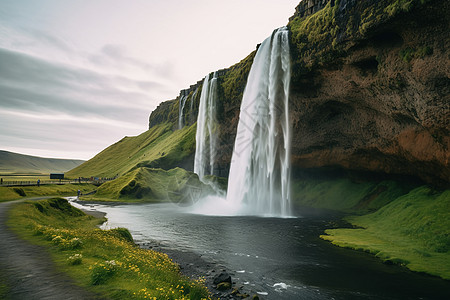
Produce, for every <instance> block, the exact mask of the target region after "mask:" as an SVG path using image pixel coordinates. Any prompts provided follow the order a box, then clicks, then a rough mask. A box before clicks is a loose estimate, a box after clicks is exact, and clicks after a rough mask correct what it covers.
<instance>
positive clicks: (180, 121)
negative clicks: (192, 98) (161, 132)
mask: <svg viewBox="0 0 450 300" xmlns="http://www.w3.org/2000/svg"><path fill="white" fill-rule="evenodd" d="M187 98H188V96H187V95H184V94H183V95H180V100H179V107H178V129H181V128H183V127H184V116H183V114H184V106H185V105H186V100H187Z"/></svg>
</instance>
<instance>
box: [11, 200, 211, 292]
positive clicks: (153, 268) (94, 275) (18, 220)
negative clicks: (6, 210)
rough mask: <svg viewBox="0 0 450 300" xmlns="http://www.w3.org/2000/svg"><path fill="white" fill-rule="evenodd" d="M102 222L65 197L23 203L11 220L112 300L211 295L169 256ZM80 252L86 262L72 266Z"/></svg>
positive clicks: (21, 232) (76, 275)
mask: <svg viewBox="0 0 450 300" xmlns="http://www.w3.org/2000/svg"><path fill="white" fill-rule="evenodd" d="M98 223H99V220H98V219H94V218H93V217H91V216H87V215H85V214H84V213H83V212H81V211H80V210H78V209H76V208H74V207H72V206H71V205H70V204H68V203H67V201H66V200H64V199H50V200H42V201H38V202H25V203H20V204H17V205H16V206H15V207H14V208H13V210H12V211H11V214H10V219H9V221H8V224H9V225H10V226H11V227H12V228H13V229H14V230H15V231H16V232H17V233H18V234H19V235H20V236H22V237H23V238H25V239H27V240H29V241H32V242H33V243H36V244H39V245H43V246H45V247H46V248H47V249H49V251H50V253H51V254H52V257H53V258H54V260H55V262H56V264H57V265H58V267H59V268H61V269H63V270H64V271H66V272H67V273H68V274H69V275H70V276H72V277H73V278H74V279H75V280H76V282H77V283H78V284H80V285H81V286H83V287H86V288H88V289H90V290H92V291H94V292H96V293H100V294H103V295H104V296H106V297H108V298H110V299H146V298H147V299H148V298H150V299H153V297H156V299H201V298H208V291H207V289H206V287H205V286H204V285H203V284H202V283H201V282H200V281H192V280H190V279H188V278H186V277H184V276H182V275H181V274H180V272H179V268H178V266H177V265H176V264H175V263H173V262H172V260H171V259H170V258H169V257H168V256H167V255H166V254H163V253H160V252H156V251H152V250H143V249H140V248H139V247H136V246H135V245H134V243H133V242H132V238H131V235H130V234H129V232H128V230H126V229H112V230H108V231H103V230H100V229H97V228H96V226H95V225H96V224H98ZM80 241H81V243H80ZM75 254H81V256H82V258H81V259H80V261H79V262H80V264H70V261H72V262H73V261H75V259H74V255H75ZM70 257H72V259H71V258H70Z"/></svg>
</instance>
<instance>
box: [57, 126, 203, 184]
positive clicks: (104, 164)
mask: <svg viewBox="0 0 450 300" xmlns="http://www.w3.org/2000/svg"><path fill="white" fill-rule="evenodd" d="M171 128H172V124H170V123H166V124H159V125H156V126H153V127H152V128H151V129H149V130H148V131H146V132H144V133H142V134H141V135H139V136H136V137H125V138H123V139H122V140H120V141H119V142H117V143H115V144H113V145H111V146H109V147H108V148H106V149H105V150H103V151H102V152H100V153H99V154H97V155H96V156H95V157H94V158H92V159H90V160H89V161H87V162H86V163H84V164H82V165H81V166H79V167H77V168H75V169H73V170H71V171H70V172H68V173H67V174H66V177H68V178H77V177H80V176H81V177H91V176H97V177H115V176H116V175H119V176H120V175H123V174H125V173H127V172H128V171H130V170H132V169H134V168H136V167H137V166H150V167H161V166H164V168H172V167H175V166H176V165H177V163H178V162H180V161H182V160H183V159H185V158H186V157H188V156H189V155H191V154H192V153H193V151H194V148H195V130H196V127H195V125H193V126H190V127H185V128H183V129H181V130H176V131H172V129H171Z"/></svg>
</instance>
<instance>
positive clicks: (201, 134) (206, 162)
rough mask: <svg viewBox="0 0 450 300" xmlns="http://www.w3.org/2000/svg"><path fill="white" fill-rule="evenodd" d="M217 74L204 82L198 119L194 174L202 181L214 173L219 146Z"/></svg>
mask: <svg viewBox="0 0 450 300" xmlns="http://www.w3.org/2000/svg"><path fill="white" fill-rule="evenodd" d="M216 98H217V72H214V75H213V78H212V79H211V80H210V78H209V74H208V75H206V77H205V79H204V80H203V88H202V93H201V94H200V104H199V108H198V117H197V133H196V136H195V138H196V148H195V159H194V172H195V173H197V175H198V177H199V178H200V179H203V177H204V176H205V175H210V174H213V173H214V162H215V158H216V146H217V138H218V132H217V109H216Z"/></svg>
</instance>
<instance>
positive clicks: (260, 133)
mask: <svg viewBox="0 0 450 300" xmlns="http://www.w3.org/2000/svg"><path fill="white" fill-rule="evenodd" d="M289 82H290V54H289V39H288V29H287V28H286V27H282V28H279V29H277V30H275V31H274V32H273V33H272V35H271V36H270V37H269V38H267V39H266V40H265V41H264V42H263V43H262V44H261V46H260V47H259V49H258V52H257V54H256V56H255V59H254V61H253V64H252V67H251V70H250V74H249V77H248V80H247V85H246V87H245V91H244V95H243V98H242V103H241V111H240V115H239V123H238V128H237V135H236V140H235V144H234V151H233V156H232V160H231V167H230V175H229V181H228V191H227V201H228V202H231V203H233V205H236V206H239V205H244V206H245V207H246V208H247V210H248V213H251V214H257V215H270V216H289V215H290V214H291V212H290V159H289V157H290V146H291V145H290V144H291V133H290V130H291V129H290V122H289V108H288V106H289V103H288V99H289Z"/></svg>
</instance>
